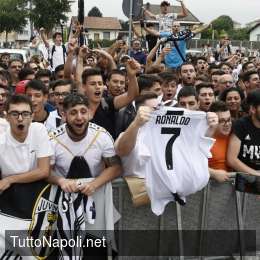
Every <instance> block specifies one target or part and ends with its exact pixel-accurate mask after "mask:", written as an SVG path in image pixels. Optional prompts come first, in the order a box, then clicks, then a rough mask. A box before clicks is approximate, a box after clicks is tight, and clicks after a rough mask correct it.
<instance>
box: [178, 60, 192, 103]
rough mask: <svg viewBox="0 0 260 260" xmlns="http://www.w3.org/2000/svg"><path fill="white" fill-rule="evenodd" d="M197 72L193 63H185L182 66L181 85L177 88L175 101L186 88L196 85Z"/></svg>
mask: <svg viewBox="0 0 260 260" xmlns="http://www.w3.org/2000/svg"><path fill="white" fill-rule="evenodd" d="M196 75H197V74H196V70H195V67H194V65H193V64H192V63H190V62H185V63H183V64H182V65H181V67H180V69H179V79H180V84H179V85H178V87H177V92H176V95H175V99H176V100H177V96H178V93H179V91H180V90H181V89H182V88H183V87H186V86H194V85H195V79H196Z"/></svg>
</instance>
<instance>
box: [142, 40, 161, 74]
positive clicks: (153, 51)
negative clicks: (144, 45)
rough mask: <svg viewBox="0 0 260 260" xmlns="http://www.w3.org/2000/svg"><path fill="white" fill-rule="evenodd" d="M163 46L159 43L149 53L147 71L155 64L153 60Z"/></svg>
mask: <svg viewBox="0 0 260 260" xmlns="http://www.w3.org/2000/svg"><path fill="white" fill-rule="evenodd" d="M160 44H161V41H160V40H159V41H157V43H156V44H155V46H154V47H153V48H152V50H151V51H150V52H149V54H148V56H147V58H146V65H145V70H147V69H148V68H149V67H150V66H151V65H152V64H153V58H154V57H155V55H156V52H157V50H158V49H159V47H160Z"/></svg>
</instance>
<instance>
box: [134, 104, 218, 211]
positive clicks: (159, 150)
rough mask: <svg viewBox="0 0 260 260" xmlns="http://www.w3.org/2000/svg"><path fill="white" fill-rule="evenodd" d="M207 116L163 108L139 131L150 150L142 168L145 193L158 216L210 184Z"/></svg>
mask: <svg viewBox="0 0 260 260" xmlns="http://www.w3.org/2000/svg"><path fill="white" fill-rule="evenodd" d="M207 129H208V125H207V120H206V113H204V112H201V111H189V110H185V109H180V108H173V107H163V108H161V109H160V110H157V111H155V112H153V115H152V117H151V120H150V121H149V122H147V123H146V124H145V125H144V126H143V127H142V128H141V129H140V131H139V135H140V137H139V138H140V140H141V143H142V144H143V145H145V146H146V149H148V150H149V153H150V155H151V156H150V159H149V160H147V163H146V165H145V179H146V186H147V192H148V195H149V197H150V199H151V207H152V211H153V212H154V213H155V214H156V215H160V214H162V213H163V211H164V207H165V206H166V205H167V204H168V203H169V202H170V201H174V197H173V195H172V193H177V194H178V195H179V196H180V197H181V198H182V199H185V198H184V197H185V196H188V195H190V194H192V193H195V192H197V191H199V190H201V189H202V188H203V187H205V186H206V184H207V183H208V180H209V172H208V157H210V156H211V153H210V149H211V147H212V145H213V143H214V139H212V138H208V137H205V133H206V131H207Z"/></svg>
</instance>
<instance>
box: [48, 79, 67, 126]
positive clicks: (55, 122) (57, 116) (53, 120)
mask: <svg viewBox="0 0 260 260" xmlns="http://www.w3.org/2000/svg"><path fill="white" fill-rule="evenodd" d="M52 90H53V95H54V102H55V106H56V108H57V109H56V110H54V111H52V112H50V115H49V117H48V119H47V121H46V124H45V126H46V128H47V130H48V131H52V130H54V129H56V128H57V127H59V126H60V125H62V123H63V122H62V112H63V100H64V98H65V97H66V96H68V95H69V94H71V93H72V82H71V81H70V80H57V81H55V82H54V83H53V85H52Z"/></svg>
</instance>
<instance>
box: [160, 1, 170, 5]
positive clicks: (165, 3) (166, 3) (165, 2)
mask: <svg viewBox="0 0 260 260" xmlns="http://www.w3.org/2000/svg"><path fill="white" fill-rule="evenodd" d="M160 6H170V3H169V2H168V1H162V2H161V5H160Z"/></svg>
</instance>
